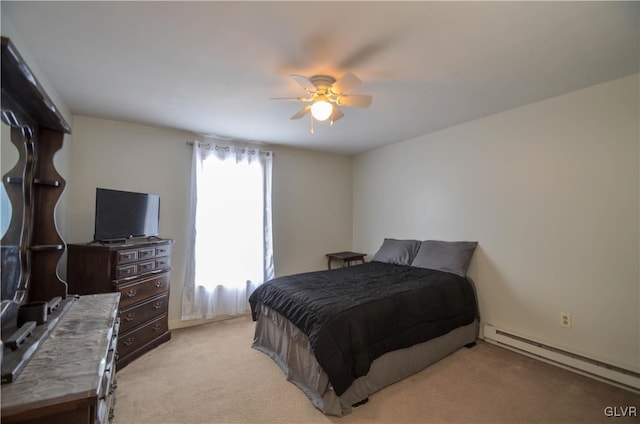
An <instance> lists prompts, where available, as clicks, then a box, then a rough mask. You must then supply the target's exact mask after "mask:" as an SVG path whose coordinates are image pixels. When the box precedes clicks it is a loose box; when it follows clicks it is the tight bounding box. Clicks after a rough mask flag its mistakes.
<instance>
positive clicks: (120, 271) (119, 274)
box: [116, 263, 138, 280]
mask: <svg viewBox="0 0 640 424" xmlns="http://www.w3.org/2000/svg"><path fill="white" fill-rule="evenodd" d="M136 274H138V264H135V263H134V264H128V265H120V266H117V267H116V279H118V280H120V279H122V278H128V277H133V276H135V275H136Z"/></svg>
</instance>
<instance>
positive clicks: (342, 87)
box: [331, 72, 362, 94]
mask: <svg viewBox="0 0 640 424" xmlns="http://www.w3.org/2000/svg"><path fill="white" fill-rule="evenodd" d="M360 84H362V81H360V78H358V77H357V76H355V75H353V74H352V73H351V72H349V73H347V74H345V75H344V76H343V77H342V78H340V79H339V80H337V81H336V82H334V83H333V85H332V86H331V91H332V92H334V93H336V94H342V93H346V92H347V91H349V90H351V89H353V88H356V87H358V86H360Z"/></svg>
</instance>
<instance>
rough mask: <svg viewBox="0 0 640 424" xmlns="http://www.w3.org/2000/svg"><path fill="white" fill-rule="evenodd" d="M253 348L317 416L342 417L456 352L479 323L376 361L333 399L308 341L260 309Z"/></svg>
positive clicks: (266, 309) (282, 320) (277, 316)
mask: <svg viewBox="0 0 640 424" xmlns="http://www.w3.org/2000/svg"><path fill="white" fill-rule="evenodd" d="M257 307H258V308H259V314H258V317H257V321H256V330H255V336H254V341H253V344H252V347H253V348H255V349H257V350H260V351H262V352H263V353H265V354H267V355H269V356H270V357H271V358H272V359H273V360H274V361H275V362H276V364H278V366H279V367H280V368H281V369H282V371H283V372H284V374H285V376H286V378H287V380H288V381H290V382H291V383H293V384H295V385H296V386H297V387H298V388H299V389H300V390H301V391H302V392H303V393H304V394H305V395H306V396H307V397H308V398H309V400H310V401H311V403H312V404H313V405H314V406H315V407H316V408H318V409H319V410H320V411H321V412H323V413H324V414H327V415H335V416H343V415H347V414H349V413H351V411H352V408H353V405H354V404H357V403H359V402H362V401H365V400H367V399H368V397H369V396H370V395H371V394H373V393H375V392H377V391H378V390H380V389H382V388H384V387H386V386H388V385H390V384H392V383H395V382H397V381H400V380H402V379H403V378H406V377H408V376H410V375H413V374H415V373H417V372H419V371H421V370H423V369H425V368H426V367H428V366H429V365H431V364H433V363H434V362H436V361H438V360H440V359H442V358H444V357H445V356H447V355H449V354H450V353H452V352H455V351H456V350H458V349H460V348H461V347H463V346H465V345H468V344H471V343H473V342H475V340H476V338H477V336H478V328H479V326H478V320H477V319H475V320H474V321H473V322H472V323H470V324H467V325H463V326H461V327H458V328H456V329H453V330H451V331H449V332H448V333H446V334H443V335H441V336H438V337H435V338H433V339H431V340H428V341H426V342H422V343H418V344H415V345H413V346H410V347H407V348H403V349H397V350H394V351H391V352H387V353H385V354H383V355H382V356H380V357H378V358H376V359H375V360H374V361H373V362H372V364H371V366H370V368H369V371H368V372H367V374H366V375H364V376H361V377H359V378H357V379H355V380H354V381H353V383H352V384H351V386H349V388H348V389H347V390H346V391H344V392H343V393H342V394H341V395H340V396H338V395H337V394H336V392H335V390H334V389H333V387H332V385H331V383H330V382H329V377H328V375H327V374H326V373H325V372H324V370H323V369H322V367H321V366H320V364H319V363H318V361H317V360H316V358H315V356H314V353H313V350H312V348H311V345H310V343H309V338H308V337H307V336H306V335H305V334H304V333H303V332H302V331H301V330H300V329H299V328H298V327H296V326H295V325H294V324H293V323H292V322H291V321H289V320H288V319H286V318H285V317H284V316H282V315H281V314H279V313H278V312H277V311H275V310H274V309H272V308H269V307H268V306H266V305H263V304H260V305H258V306H257Z"/></svg>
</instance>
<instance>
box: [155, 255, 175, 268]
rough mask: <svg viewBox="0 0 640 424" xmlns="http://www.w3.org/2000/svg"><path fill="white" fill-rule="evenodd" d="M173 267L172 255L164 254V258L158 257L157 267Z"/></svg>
mask: <svg viewBox="0 0 640 424" xmlns="http://www.w3.org/2000/svg"><path fill="white" fill-rule="evenodd" d="M170 267H171V257H170V256H164V257H162V258H156V269H164V268H170Z"/></svg>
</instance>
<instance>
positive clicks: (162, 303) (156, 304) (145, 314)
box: [120, 293, 169, 333]
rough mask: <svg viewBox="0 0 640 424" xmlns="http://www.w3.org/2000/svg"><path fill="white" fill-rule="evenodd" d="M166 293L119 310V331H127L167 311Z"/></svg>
mask: <svg viewBox="0 0 640 424" xmlns="http://www.w3.org/2000/svg"><path fill="white" fill-rule="evenodd" d="M168 297H169V295H168V294H167V293H165V294H163V295H161V296H156V297H153V298H151V299H149V300H147V301H145V302H143V303H140V304H137V305H133V306H130V307H129V308H126V309H121V310H120V322H121V324H120V331H121V332H122V333H124V332H126V331H129V330H131V329H133V328H135V327H137V326H138V325H140V324H143V323H145V322H147V321H149V320H150V319H153V318H154V317H156V316H158V315H162V314H166V313H167V309H168V303H169V302H168Z"/></svg>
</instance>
